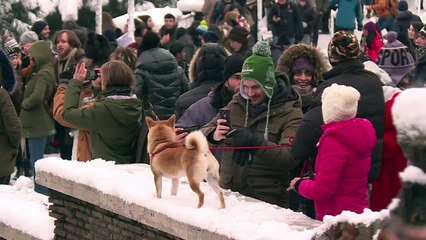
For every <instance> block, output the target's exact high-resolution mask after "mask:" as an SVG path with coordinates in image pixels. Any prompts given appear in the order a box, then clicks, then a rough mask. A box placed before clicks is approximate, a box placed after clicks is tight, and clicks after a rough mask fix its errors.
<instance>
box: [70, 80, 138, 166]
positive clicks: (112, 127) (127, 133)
mask: <svg viewBox="0 0 426 240" xmlns="http://www.w3.org/2000/svg"><path fill="white" fill-rule="evenodd" d="M82 87H83V85H82V82H81V81H78V80H71V81H70V83H69V85H68V88H67V90H66V93H65V99H64V105H63V113H62V117H63V118H64V120H65V121H67V122H69V123H71V124H73V125H74V126H76V127H78V128H79V129H86V130H88V131H90V134H91V145H92V156H93V159H95V158H102V159H104V160H107V161H116V162H117V163H122V164H124V163H133V162H134V161H135V159H134V154H133V152H132V151H133V149H132V144H133V142H134V141H135V139H136V137H138V134H139V122H138V120H139V117H140V115H141V110H142V102H141V101H140V100H139V99H138V98H137V97H136V95H133V96H109V97H104V96H101V97H99V98H97V99H96V102H95V103H94V105H93V106H91V107H89V108H79V103H80V92H81V91H82Z"/></svg>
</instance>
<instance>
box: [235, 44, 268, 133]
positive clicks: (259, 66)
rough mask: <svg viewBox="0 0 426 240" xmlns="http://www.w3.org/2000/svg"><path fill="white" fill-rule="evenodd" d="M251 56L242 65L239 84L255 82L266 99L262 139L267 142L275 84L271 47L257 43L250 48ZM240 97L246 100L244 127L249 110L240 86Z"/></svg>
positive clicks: (246, 97)
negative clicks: (247, 81) (246, 81)
mask: <svg viewBox="0 0 426 240" xmlns="http://www.w3.org/2000/svg"><path fill="white" fill-rule="evenodd" d="M252 52H253V54H252V55H251V56H250V57H248V58H247V59H246V60H245V61H244V64H243V69H242V70H241V82H243V81H245V80H255V81H257V82H258V83H259V85H260V86H261V87H262V89H263V91H264V92H265V94H266V96H267V97H268V98H269V99H268V105H267V111H266V123H265V132H264V135H263V138H264V139H265V140H268V131H269V126H268V125H269V111H270V109H271V108H270V106H271V101H272V95H273V93H274V86H275V84H276V80H275V72H274V63H273V60H272V57H271V47H270V46H269V43H268V42H266V41H258V42H257V43H256V44H255V45H254V46H253V48H252ZM240 95H241V96H242V97H243V98H245V99H247V102H246V117H245V121H244V127H247V124H248V108H249V101H248V99H249V97H248V96H247V94H246V93H245V91H244V86H243V84H241V86H240Z"/></svg>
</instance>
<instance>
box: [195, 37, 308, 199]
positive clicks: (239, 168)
mask: <svg viewBox="0 0 426 240" xmlns="http://www.w3.org/2000/svg"><path fill="white" fill-rule="evenodd" d="M270 55H271V50H270V46H269V44H268V43H267V42H265V41H260V42H257V43H256V44H255V46H254V47H253V55H251V56H250V57H248V58H247V59H246V60H245V61H244V64H243V68H242V71H241V77H242V79H241V86H240V93H239V94H235V95H234V97H233V99H232V100H231V101H230V102H229V103H228V105H227V106H226V108H227V109H229V110H230V122H231V123H232V125H230V126H227V120H225V119H223V118H221V117H220V115H218V116H216V117H215V118H214V119H212V120H211V121H210V122H209V123H208V124H206V125H205V126H204V127H203V128H202V131H203V133H204V134H205V135H206V136H207V139H208V141H209V142H210V143H211V144H217V145H220V144H224V145H225V146H229V147H233V148H234V150H231V151H224V154H223V159H222V162H221V172H220V186H221V187H222V188H224V189H231V190H232V191H237V192H240V193H241V194H243V195H246V196H250V197H253V198H256V199H259V200H262V201H265V202H268V203H271V204H276V205H278V206H280V207H288V202H287V191H285V190H286V187H287V184H288V182H289V180H290V179H289V170H290V169H291V168H292V166H293V161H292V156H291V154H290V148H291V142H292V138H293V136H294V134H295V133H296V130H297V128H298V126H299V125H300V123H301V120H302V115H303V114H302V109H301V106H302V103H301V100H300V97H299V95H298V94H297V93H296V91H295V90H294V89H293V88H292V87H291V85H290V81H289V79H288V77H287V75H286V74H284V73H280V72H274V64H273V61H272V58H271V56H270ZM228 123H229V122H228ZM234 129H235V130H234ZM242 146H243V147H245V149H241V148H240V149H238V147H242Z"/></svg>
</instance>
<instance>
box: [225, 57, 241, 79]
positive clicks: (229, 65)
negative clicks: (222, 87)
mask: <svg viewBox="0 0 426 240" xmlns="http://www.w3.org/2000/svg"><path fill="white" fill-rule="evenodd" d="M244 60H245V59H244V57H243V56H241V55H240V54H234V55H231V56H229V57H227V58H226V59H225V63H224V67H223V79H222V80H223V82H225V81H226V80H228V78H230V77H231V76H232V75H234V74H235V73H237V72H241V69H242V68H243V64H244Z"/></svg>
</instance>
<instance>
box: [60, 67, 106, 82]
mask: <svg viewBox="0 0 426 240" xmlns="http://www.w3.org/2000/svg"><path fill="white" fill-rule="evenodd" d="M76 66H77V64H74V65H72V66H71V67H69V68H68V69H67V70H65V71H64V74H63V75H67V76H68V75H69V76H68V77H65V78H68V79H72V78H73V76H74V72H75V68H76ZM67 73H69V74H67ZM98 76H99V74H98V71H96V70H95V69H87V73H86V77H85V79H86V80H90V81H93V80H95V79H96V78H98Z"/></svg>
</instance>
